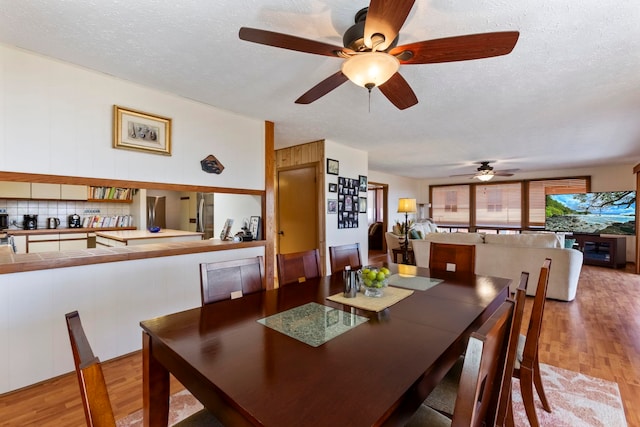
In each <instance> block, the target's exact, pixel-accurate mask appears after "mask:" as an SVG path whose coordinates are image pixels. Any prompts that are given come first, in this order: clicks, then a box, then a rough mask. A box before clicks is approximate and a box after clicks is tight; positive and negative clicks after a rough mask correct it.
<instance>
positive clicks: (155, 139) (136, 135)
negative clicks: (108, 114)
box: [113, 105, 171, 156]
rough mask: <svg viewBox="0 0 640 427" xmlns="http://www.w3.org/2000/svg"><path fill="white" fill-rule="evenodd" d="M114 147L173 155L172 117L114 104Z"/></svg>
mask: <svg viewBox="0 0 640 427" xmlns="http://www.w3.org/2000/svg"><path fill="white" fill-rule="evenodd" d="M113 148H123V149H125V150H136V151H146V152H147V153H154V154H164V155H165V156H170V155H171V119H169V118H167V117H161V116H156V115H153V114H149V113H143V112H142V111H136V110H129V109H126V108H123V107H119V106H117V105H114V106H113Z"/></svg>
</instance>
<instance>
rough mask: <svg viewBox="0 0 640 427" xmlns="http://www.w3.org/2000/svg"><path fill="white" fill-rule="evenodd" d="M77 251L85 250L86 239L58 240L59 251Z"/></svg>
mask: <svg viewBox="0 0 640 427" xmlns="http://www.w3.org/2000/svg"><path fill="white" fill-rule="evenodd" d="M78 249H87V239H81V240H60V250H61V251H75V250H78Z"/></svg>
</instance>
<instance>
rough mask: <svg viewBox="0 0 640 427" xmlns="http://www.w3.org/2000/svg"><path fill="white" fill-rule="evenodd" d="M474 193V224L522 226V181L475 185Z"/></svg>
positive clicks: (481, 225) (483, 225) (480, 225)
mask: <svg viewBox="0 0 640 427" xmlns="http://www.w3.org/2000/svg"><path fill="white" fill-rule="evenodd" d="M475 195H476V204H475V212H476V226H478V227H521V226H522V183H520V182H513V183H505V184H483V185H476V186H475Z"/></svg>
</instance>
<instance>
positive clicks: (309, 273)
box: [277, 249, 322, 286]
mask: <svg viewBox="0 0 640 427" xmlns="http://www.w3.org/2000/svg"><path fill="white" fill-rule="evenodd" d="M277 262H278V282H279V284H280V286H283V285H289V284H291V283H302V282H304V281H306V280H307V279H313V278H314V277H322V267H321V266H320V251H319V250H318V249H312V250H310V251H303V252H292V253H289V254H278V255H277Z"/></svg>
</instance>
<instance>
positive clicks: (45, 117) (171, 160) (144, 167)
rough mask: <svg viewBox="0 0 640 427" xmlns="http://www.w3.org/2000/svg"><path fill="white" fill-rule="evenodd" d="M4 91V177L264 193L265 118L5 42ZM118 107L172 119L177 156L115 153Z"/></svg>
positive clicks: (0, 75) (0, 153) (0, 141)
mask: <svg viewBox="0 0 640 427" xmlns="http://www.w3.org/2000/svg"><path fill="white" fill-rule="evenodd" d="M0 88H2V99H1V100H0V170H2V171H12V172H32V173H42V174H54V175H70V176H82V177H96V178H111V179H114V178H117V179H122V180H134V181H150V182H168V183H174V184H192V185H207V186H216V187H231V188H250V189H260V190H262V189H264V122H263V121H260V120H254V119H249V118H246V117H241V116H239V115H236V114H232V113H230V112H227V111H223V110H220V109H216V108H213V107H211V106H208V105H205V104H201V103H197V102H195V101H191V100H188V99H185V98H180V97H178V96H175V95H171V94H168V93H164V92H160V91H157V90H153V89H149V88H146V87H143V86H139V85H136V84H133V83H129V82H127V81H124V80H120V79H116V78H113V77H110V76H107V75H105V74H100V73H97V72H93V71H89V70H86V69H84V68H80V67H77V66H74V65H70V64H67V63H63V62H60V61H57V60H52V59H48V58H45V57H42V56H38V55H35V54H31V53H28V52H25V51H22V50H18V49H15V48H10V47H7V46H3V45H0ZM113 105H119V106H123V107H127V108H131V109H135V110H140V111H143V112H146V113H150V114H157V115H161V116H165V117H169V118H171V119H172V121H173V122H172V129H173V136H172V155H171V156H162V155H157V154H148V153H143V152H135V151H129V150H120V149H114V148H112V121H113V113H112V109H113ZM209 154H213V155H215V156H216V157H217V158H218V160H220V162H221V163H222V164H223V165H224V166H225V169H224V171H223V172H222V173H221V174H220V175H215V174H209V173H205V172H203V171H202V169H201V167H200V160H202V159H203V158H205V157H206V156H207V155H209Z"/></svg>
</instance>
